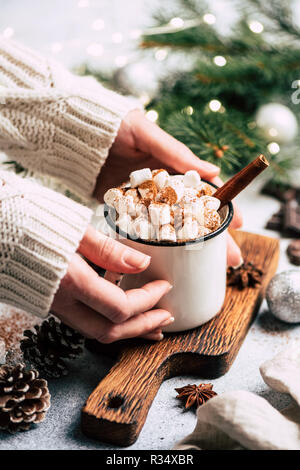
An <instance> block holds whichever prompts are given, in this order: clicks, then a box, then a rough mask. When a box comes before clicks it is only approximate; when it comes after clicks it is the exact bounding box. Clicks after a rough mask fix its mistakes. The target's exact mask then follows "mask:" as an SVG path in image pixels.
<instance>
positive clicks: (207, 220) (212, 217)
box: [203, 209, 221, 230]
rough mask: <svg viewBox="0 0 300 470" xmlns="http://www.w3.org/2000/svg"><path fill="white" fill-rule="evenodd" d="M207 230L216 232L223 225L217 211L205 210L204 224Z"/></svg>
mask: <svg viewBox="0 0 300 470" xmlns="http://www.w3.org/2000/svg"><path fill="white" fill-rule="evenodd" d="M203 225H204V226H205V227H206V228H209V229H210V230H215V229H217V228H218V227H220V225H221V217H220V215H219V213H218V212H217V211H210V210H208V209H205V210H204V224H203Z"/></svg>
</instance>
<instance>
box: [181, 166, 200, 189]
mask: <svg viewBox="0 0 300 470" xmlns="http://www.w3.org/2000/svg"><path fill="white" fill-rule="evenodd" d="M200 181H201V178H200V175H199V173H197V171H195V170H189V171H187V172H186V173H185V175H184V177H183V184H184V186H189V187H191V188H197V186H198V185H199V184H200Z"/></svg>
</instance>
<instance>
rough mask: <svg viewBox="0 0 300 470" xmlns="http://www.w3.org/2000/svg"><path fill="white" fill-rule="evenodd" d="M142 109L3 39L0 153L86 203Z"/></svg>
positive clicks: (0, 55)
mask: <svg viewBox="0 0 300 470" xmlns="http://www.w3.org/2000/svg"><path fill="white" fill-rule="evenodd" d="M134 108H137V105H136V103H134V102H133V101H131V100H129V99H126V98H124V97H123V96H120V95H118V94H116V93H114V92H112V91H110V90H107V89H105V88H104V87H102V86H101V85H100V84H99V83H98V82H97V81H96V80H95V79H93V78H91V77H79V76H75V75H73V74H72V73H70V72H69V71H67V70H66V69H64V68H63V67H62V66H61V65H60V64H58V63H56V62H55V61H53V60H47V59H45V58H43V57H42V56H40V55H39V54H37V53H35V52H33V51H31V50H30V49H27V48H26V47H24V46H22V45H20V44H17V43H16V42H14V41H10V40H7V39H3V38H1V37H0V149H1V150H3V151H4V152H5V153H6V154H7V155H8V156H9V157H11V158H13V159H14V160H16V161H18V162H19V163H20V164H21V165H22V166H23V167H25V168H27V169H29V170H32V171H34V172H38V173H44V174H48V175H50V176H53V177H56V178H59V179H60V180H61V181H62V182H63V183H64V184H65V185H66V186H67V187H68V188H69V189H71V190H72V191H74V192H76V193H77V194H79V195H80V196H82V197H84V198H88V197H90V196H91V195H92V193H93V190H94V187H95V184H96V179H97V176H98V174H99V172H100V169H101V167H102V165H103V164H104V162H105V159H106V157H107V155H108V152H109V149H110V147H111V145H112V143H113V141H114V139H115V137H116V135H117V132H118V129H119V126H120V123H121V120H122V119H123V117H124V116H125V115H126V114H127V113H128V112H129V111H130V110H131V109H134Z"/></svg>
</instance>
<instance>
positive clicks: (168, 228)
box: [159, 224, 176, 242]
mask: <svg viewBox="0 0 300 470" xmlns="http://www.w3.org/2000/svg"><path fill="white" fill-rule="evenodd" d="M159 240H164V241H169V242H176V232H175V228H174V227H173V225H171V224H166V225H162V226H161V228H160V230H159Z"/></svg>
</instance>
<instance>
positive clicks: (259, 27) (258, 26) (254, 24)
mask: <svg viewBox="0 0 300 470" xmlns="http://www.w3.org/2000/svg"><path fill="white" fill-rule="evenodd" d="M248 26H249V29H251V31H252V32H253V33H256V34H260V33H262V32H263V30H264V25H263V24H262V23H261V22H260V21H256V20H253V21H250V23H249V24H248Z"/></svg>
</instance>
